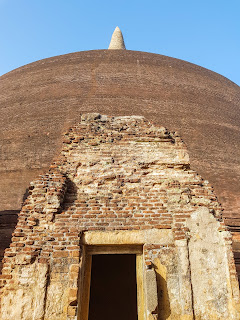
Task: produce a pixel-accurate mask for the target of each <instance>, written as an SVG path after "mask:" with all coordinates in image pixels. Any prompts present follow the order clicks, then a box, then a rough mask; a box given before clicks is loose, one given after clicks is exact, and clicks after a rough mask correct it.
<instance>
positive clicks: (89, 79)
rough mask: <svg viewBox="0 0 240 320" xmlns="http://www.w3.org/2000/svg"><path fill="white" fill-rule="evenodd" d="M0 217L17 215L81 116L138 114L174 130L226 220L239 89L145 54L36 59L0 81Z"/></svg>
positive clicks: (237, 140) (234, 206)
mask: <svg viewBox="0 0 240 320" xmlns="http://www.w3.org/2000/svg"><path fill="white" fill-rule="evenodd" d="M0 87H1V94H0V108H1V117H0V119H1V132H0V135H1V136H0V139H1V160H0V161H1V181H0V200H1V201H0V203H1V208H0V210H18V209H20V206H21V202H22V198H23V196H24V193H25V191H26V188H28V185H29V182H30V181H31V180H32V179H33V178H34V177H36V176H37V175H38V174H39V173H42V172H44V171H45V170H46V168H48V165H49V163H50V162H51V160H52V158H53V157H54V155H55V154H57V152H58V148H59V146H60V143H61V135H62V133H63V132H64V131H65V130H66V129H67V128H68V127H69V126H70V125H72V124H73V123H77V122H78V121H79V119H80V116H81V114H82V113H86V112H99V113H101V114H108V115H143V116H145V117H146V118H147V119H149V120H151V121H153V122H154V123H155V124H157V125H163V126H165V127H167V128H168V129H169V130H172V131H178V132H179V134H180V135H181V137H182V138H183V140H184V142H185V143H186V145H187V148H188V150H189V152H190V160H191V166H192V168H193V169H194V170H196V171H197V172H198V173H199V174H201V176H202V177H203V178H204V179H207V180H209V182H210V184H211V185H213V187H214V189H215V192H216V194H217V196H218V198H219V200H220V202H221V203H222V205H223V207H224V215H225V216H226V217H236V216H237V215H238V214H239V206H240V200H239V199H240V191H239V190H240V182H239V181H240V170H239V159H240V112H239V99H240V89H239V86H237V85H236V84H234V83H233V82H231V81H230V80H228V79H226V78H225V77H223V76H221V75H219V74H217V73H215V72H212V71H209V70H207V69H204V68H202V67H199V66H197V65H194V64H191V63H188V62H185V61H182V60H178V59H174V58H170V57H166V56H162V55H159V54H152V53H146V52H136V51H129V50H96V51H85V52H77V53H71V54H66V55H62V56H57V57H52V58H49V59H44V60H40V61H37V62H34V63H31V64H28V65H25V66H23V67H21V68H18V69H16V70H13V71H11V72H9V73H7V74H5V75H3V76H2V77H0Z"/></svg>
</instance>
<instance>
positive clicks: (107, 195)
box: [1, 113, 239, 320]
mask: <svg viewBox="0 0 240 320" xmlns="http://www.w3.org/2000/svg"><path fill="white" fill-rule="evenodd" d="M231 244H232V238H231V235H230V233H229V232H228V231H227V230H226V227H225V225H224V223H223V221H222V209H221V206H220V204H219V202H218V200H217V198H216V196H215V195H214V193H213V190H212V187H211V186H210V185H209V183H208V181H206V180H203V179H202V178H201V177H200V176H199V175H198V174H197V173H196V172H195V171H193V170H191V168H190V163H189V156H188V153H187V150H186V147H185V145H184V143H183V141H182V140H181V139H180V137H179V136H178V134H177V133H172V132H169V131H168V130H167V129H165V128H164V127H156V126H154V125H153V124H152V123H150V122H148V121H147V120H146V119H145V118H144V117H138V116H128V117H111V116H103V115H100V114H96V113H92V114H84V115H82V117H81V121H80V123H79V124H77V125H75V126H73V127H72V128H71V129H70V130H69V131H68V132H67V133H66V134H65V135H64V140H63V145H62V150H61V153H60V155H59V156H58V157H57V158H56V160H55V161H54V162H53V163H52V164H51V166H50V169H49V171H48V172H47V173H46V174H44V175H41V176H40V177H39V178H38V179H37V180H36V181H34V182H32V183H31V185H30V188H29V195H28V197H27V199H26V201H25V203H24V205H23V207H22V210H21V212H20V213H19V218H18V223H17V226H16V228H15V231H14V233H13V237H12V242H11V245H10V248H9V249H6V251H5V256H4V260H3V262H4V265H3V272H2V276H1V287H2V289H1V293H2V294H1V319H2V320H16V319H24V320H30V319H31V320H40V319H42V320H50V319H51V320H63V319H64V320H65V319H68V320H70V319H71V320H73V319H81V320H83V319H86V320H87V319H88V312H89V310H88V306H89V299H90V298H89V291H91V286H92V283H91V285H90V278H91V276H90V274H91V259H92V257H93V256H97V255H100V254H102V255H111V254H116V255H117V254H125V255H126V254H132V255H134V257H136V275H137V310H138V312H137V313H138V319H139V320H143V319H160V320H162V319H178V320H179V319H189V320H190V319H195V320H200V319H201V320H203V319H206V320H210V319H219V320H220V319H221V320H223V319H226V320H229V319H235V320H237V319H239V313H238V312H239V288H238V282H237V276H236V268H235V265H234V259H233V254H232V249H231ZM106 267H107V268H109V273H110V270H111V265H110V266H109V265H108V266H106ZM122 282H124V279H122ZM90 308H91V303H90ZM117 313H118V312H116V314H115V315H114V316H113V319H118V318H117ZM126 319H127V318H126Z"/></svg>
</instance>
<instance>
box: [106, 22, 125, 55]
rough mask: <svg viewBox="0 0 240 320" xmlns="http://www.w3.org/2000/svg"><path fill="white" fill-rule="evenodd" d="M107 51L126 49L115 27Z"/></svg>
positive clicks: (121, 36) (120, 33)
mask: <svg viewBox="0 0 240 320" xmlns="http://www.w3.org/2000/svg"><path fill="white" fill-rule="evenodd" d="M108 49H110V50H112V49H113V50H118V49H126V47H125V43H124V39H123V35H122V32H121V30H120V29H119V28H118V27H116V29H115V30H114V32H113V35H112V39H111V42H110V45H109V47H108Z"/></svg>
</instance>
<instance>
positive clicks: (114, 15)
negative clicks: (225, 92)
mask: <svg viewBox="0 0 240 320" xmlns="http://www.w3.org/2000/svg"><path fill="white" fill-rule="evenodd" d="M117 25H118V26H119V27H120V28H121V30H122V32H123V35H124V38H125V43H126V46H127V49H130V50H139V51H147V52H154V53H159V54H163V55H167V56H171V57H175V58H180V59H183V60H187V61H189V62H193V63H196V64H198V65H201V66H203V67H205V68H208V69H211V70H213V71H215V72H218V73H220V74H222V75H224V76H225V77H227V78H229V79H230V80H232V81H234V82H235V83H237V84H238V85H240V0H164V1H163V0H148V1H147V0H145V1H143V0H119V1H113V0H102V1H100V0H99V1H97V0H93V1H92V0H0V43H1V45H0V75H2V74H4V73H6V72H8V71H10V70H12V69H15V68H17V67H19V66H22V65H24V64H27V63H30V62H33V61H36V60H39V59H43V58H47V57H51V56H56V55H60V54H65V53H69V52H75V51H82V50H92V49H105V48H107V47H108V44H109V41H110V38H111V34H112V32H113V30H114V29H115V27H116V26H117Z"/></svg>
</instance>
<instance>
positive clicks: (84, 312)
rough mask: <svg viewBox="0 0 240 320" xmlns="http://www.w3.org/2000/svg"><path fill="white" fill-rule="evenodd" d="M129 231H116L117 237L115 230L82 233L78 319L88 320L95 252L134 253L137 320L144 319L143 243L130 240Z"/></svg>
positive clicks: (134, 239)
mask: <svg viewBox="0 0 240 320" xmlns="http://www.w3.org/2000/svg"><path fill="white" fill-rule="evenodd" d="M99 233H101V235H100V234H99ZM130 233H132V232H131V231H122V232H120V233H119V232H118V233H117V235H118V236H117V237H116V232H97V231H96V232H93V231H87V232H84V233H83V235H82V238H81V249H82V250H81V264H80V265H81V268H80V275H79V286H78V287H79V290H78V292H79V293H78V317H77V319H78V320H88V313H89V302H90V301H89V300H90V287H91V269H92V255H96V254H134V255H136V283H137V313H138V320H144V319H145V303H144V301H145V300H144V261H143V243H139V240H137V239H136V238H135V237H134V238H133V239H132V241H131V238H132V237H129V236H128V235H130ZM99 236H100V237H99ZM126 242H127V243H126ZM140 242H142V241H140Z"/></svg>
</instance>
